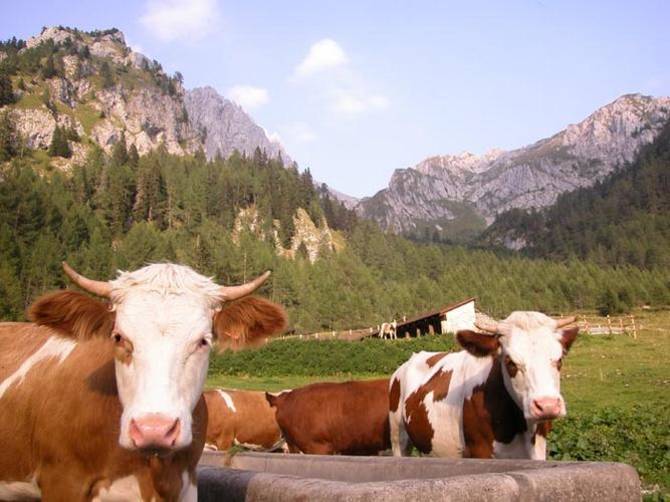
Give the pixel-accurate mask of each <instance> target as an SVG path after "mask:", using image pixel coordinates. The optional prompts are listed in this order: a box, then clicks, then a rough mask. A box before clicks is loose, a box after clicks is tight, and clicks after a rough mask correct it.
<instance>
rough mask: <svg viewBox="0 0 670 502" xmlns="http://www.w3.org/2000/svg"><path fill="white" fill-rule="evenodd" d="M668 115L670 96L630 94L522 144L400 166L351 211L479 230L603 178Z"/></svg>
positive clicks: (407, 229)
mask: <svg viewBox="0 0 670 502" xmlns="http://www.w3.org/2000/svg"><path fill="white" fill-rule="evenodd" d="M669 119H670V98H667V97H661V98H654V97H650V96H643V95H640V94H627V95H624V96H621V97H619V98H618V99H616V100H615V101H613V102H612V103H610V104H608V105H606V106H603V107H602V108H599V109H598V110H596V111H595V112H594V113H592V114H591V115H590V116H588V117H587V118H586V119H584V120H583V121H581V122H579V123H578V124H572V125H569V126H568V127H567V128H565V129H564V130H562V131H560V132H558V133H556V134H554V135H553V136H551V137H550V138H545V139H541V140H539V141H537V142H535V143H533V144H532V145H529V146H526V147H523V148H518V149H516V150H511V151H504V150H491V151H489V152H487V153H485V154H484V155H481V156H477V155H474V154H471V153H467V152H466V153H462V154H460V155H444V156H436V157H430V158H427V159H425V160H423V161H422V162H420V163H419V164H417V165H416V166H414V167H410V168H407V169H398V170H396V171H395V172H394V173H393V176H392V177H391V181H390V182H389V186H388V187H387V188H385V189H383V190H381V191H379V192H378V193H376V194H375V195H374V196H372V197H369V198H364V199H362V200H361V201H359V202H358V204H357V205H356V211H357V212H358V213H359V215H361V216H362V217H365V218H370V219H373V220H375V221H377V222H378V223H379V224H380V225H381V226H382V228H384V229H387V230H390V231H393V232H396V233H412V232H415V231H416V230H418V229H420V228H422V227H424V228H430V229H431V230H433V231H434V230H437V231H442V230H444V228H445V226H447V225H451V226H454V224H455V223H458V220H461V223H462V224H463V225H465V227H466V228H467V227H470V228H471V227H472V226H473V225H476V228H477V229H481V228H483V227H484V226H486V224H490V223H491V222H492V221H493V220H494V219H495V216H496V214H498V213H500V212H502V211H505V210H508V209H511V208H523V209H527V208H541V207H546V206H549V205H551V204H553V203H554V202H555V201H556V198H557V197H558V195H559V194H561V193H564V192H567V191H572V190H575V189H577V188H581V187H587V186H591V185H593V184H594V183H595V182H597V181H598V180H602V179H603V178H605V177H606V176H607V175H609V174H611V173H612V172H614V171H616V170H617V169H620V168H621V167H623V166H624V165H626V164H628V163H630V162H632V161H633V160H634V159H635V157H636V155H637V153H638V152H639V151H640V148H641V147H642V146H644V145H647V144H649V143H651V142H652V141H653V140H654V139H655V138H656V137H657V136H658V134H659V132H660V131H661V129H662V127H663V126H664V125H665V123H666V122H667V121H668V120H669ZM465 220H467V221H465ZM447 237H448V235H447Z"/></svg>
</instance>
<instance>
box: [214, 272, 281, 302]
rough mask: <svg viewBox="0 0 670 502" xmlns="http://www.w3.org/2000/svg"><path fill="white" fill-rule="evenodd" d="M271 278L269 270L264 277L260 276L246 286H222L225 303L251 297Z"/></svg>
mask: <svg viewBox="0 0 670 502" xmlns="http://www.w3.org/2000/svg"><path fill="white" fill-rule="evenodd" d="M268 277H270V271H269V270H268V271H267V272H265V273H264V274H263V275H259V276H258V277H256V278H255V279H254V280H253V281H249V282H247V283H246V284H241V285H239V286H221V290H220V292H221V297H222V298H223V299H224V300H225V301H231V300H237V299H238V298H242V297H243V296H247V295H250V294H251V293H253V292H254V291H256V290H257V289H258V288H260V287H261V285H262V284H263V283H264V282H265V280H266V279H267V278H268Z"/></svg>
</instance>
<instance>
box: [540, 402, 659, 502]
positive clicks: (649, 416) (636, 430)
mask: <svg viewBox="0 0 670 502" xmlns="http://www.w3.org/2000/svg"><path fill="white" fill-rule="evenodd" d="M659 408H661V409H659ZM669 414H670V405H667V404H666V405H661V406H659V405H658V404H654V405H653V406H652V405H646V406H642V405H637V406H634V407H633V408H632V409H630V410H623V409H612V408H606V409H601V410H597V411H594V412H592V413H589V414H580V415H570V414H568V416H567V417H566V418H565V419H562V420H557V421H556V422H554V430H553V431H552V432H551V434H550V435H549V441H548V445H547V456H548V458H551V459H554V460H591V461H594V460H597V461H611V462H625V463H627V464H631V465H634V466H635V467H636V468H637V471H638V473H639V474H640V477H641V478H642V480H643V482H644V484H645V485H649V486H653V485H656V484H658V485H660V490H661V493H660V494H657V495H658V496H660V497H661V498H656V500H663V499H664V497H665V499H666V500H667V497H670V427H669V424H668V422H667V417H668V415H669ZM655 491H658V490H655Z"/></svg>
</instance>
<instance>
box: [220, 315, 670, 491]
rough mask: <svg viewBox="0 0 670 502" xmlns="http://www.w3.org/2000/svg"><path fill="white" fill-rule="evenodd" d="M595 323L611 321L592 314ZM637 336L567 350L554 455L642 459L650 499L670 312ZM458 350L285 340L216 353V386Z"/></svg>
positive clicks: (661, 472) (667, 392) (660, 476)
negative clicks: (563, 408) (564, 412)
mask: <svg viewBox="0 0 670 502" xmlns="http://www.w3.org/2000/svg"><path fill="white" fill-rule="evenodd" d="M587 318H588V319H589V322H590V323H591V325H594V324H601V325H604V324H606V322H605V320H604V319H603V318H597V317H596V316H589V315H587ZM635 319H636V323H637V328H638V331H637V338H636V339H634V338H633V336H632V334H614V335H590V336H587V335H581V336H580V337H579V338H578V340H577V342H575V345H573V347H572V350H571V352H570V354H569V356H568V357H567V358H566V360H565V363H564V365H563V371H562V380H561V383H562V390H563V394H564V397H565V398H566V400H567V405H568V417H567V418H565V419H563V420H559V421H556V422H555V423H554V430H553V431H552V433H551V434H550V436H549V446H548V448H549V455H550V457H552V458H554V459H562V460H573V459H576V460H603V461H620V462H627V463H630V464H632V465H634V466H635V467H636V468H637V469H638V472H639V473H640V476H641V477H642V480H643V485H644V493H645V498H646V499H650V500H667V498H668V497H669V496H670V474H669V473H670V403H669V402H668V397H670V364H669V363H668V354H669V353H670V311H668V310H660V311H642V310H640V311H636V312H635ZM419 350H433V351H434V350H458V348H457V345H456V344H455V343H454V341H453V337H452V336H435V337H430V336H426V337H423V338H421V339H410V340H403V339H401V340H395V341H390V340H383V341H382V340H378V339H371V340H363V341H359V342H346V341H338V340H329V341H317V340H309V341H302V340H296V339H290V340H277V341H273V342H270V343H268V344H266V345H264V346H263V347H261V348H258V349H255V350H251V351H241V352H234V353H233V352H225V353H223V354H220V355H218V356H216V357H214V358H213V360H212V364H211V367H210V374H209V378H208V381H207V384H208V386H210V387H217V386H221V387H229V388H238V389H251V390H268V391H277V390H282V389H287V388H294V387H299V386H302V385H307V384H309V383H313V382H319V381H343V380H349V379H365V378H379V377H383V376H389V375H390V374H391V373H392V372H393V371H394V370H395V368H396V367H397V366H398V365H400V364H401V363H402V362H403V361H405V360H406V359H407V358H409V356H410V355H411V354H412V352H416V351H419Z"/></svg>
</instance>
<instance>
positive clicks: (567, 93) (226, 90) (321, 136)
mask: <svg viewBox="0 0 670 502" xmlns="http://www.w3.org/2000/svg"><path fill="white" fill-rule="evenodd" d="M1 10H2V16H1V17H0V37H1V38H3V39H5V38H8V37H11V36H13V35H16V36H18V37H21V38H27V37H29V36H31V35H33V34H36V33H38V32H39V31H40V29H41V27H42V26H45V25H47V26H48V25H58V24H62V25H66V26H76V27H79V28H82V29H87V30H90V29H95V28H101V29H102V28H108V27H112V26H114V27H117V28H119V29H121V30H122V31H123V32H124V33H125V35H126V40H127V42H128V43H129V44H131V45H132V46H133V47H134V48H136V49H138V50H140V51H141V52H143V53H145V54H146V55H148V56H150V57H151V58H155V59H157V60H158V61H160V62H161V63H162V64H163V67H164V68H165V69H166V70H167V71H169V72H174V71H176V70H179V71H181V72H182V74H183V75H184V77H185V84H186V86H187V87H189V88H190V87H196V86H202V85H211V86H213V87H215V88H216V89H217V90H218V91H219V92H221V93H222V94H224V95H227V96H232V97H234V98H235V99H237V100H238V101H239V102H241V104H242V105H243V106H244V107H245V109H247V111H248V112H249V113H250V114H251V115H252V117H253V118H254V119H255V120H256V121H257V122H258V123H259V124H260V125H262V126H263V127H265V128H266V130H267V131H268V132H269V133H270V134H273V135H276V136H277V137H278V138H280V140H281V142H282V143H283V144H284V146H285V148H286V149H287V151H288V152H289V154H290V155H291V156H292V157H293V158H294V159H296V160H297V161H298V162H299V164H300V166H301V167H310V168H311V170H312V173H313V175H314V176H315V178H317V179H319V180H322V181H325V182H327V183H329V184H330V185H332V186H333V187H334V188H337V189H339V190H341V191H344V192H346V193H349V194H352V195H356V196H363V195H371V194H373V193H374V192H375V191H377V190H379V189H381V188H383V187H384V186H385V185H386V184H387V183H388V180H389V177H390V175H391V174H392V172H393V170H394V169H396V168H402V167H408V166H411V165H414V164H416V163H417V162H419V161H421V160H422V159H424V158H425V157H428V156H430V155H436V154H446V153H459V152H462V151H464V150H467V151H471V152H473V153H484V152H485V151H486V150H488V149H490V148H494V147H497V148H505V149H510V148H515V147H519V146H523V145H525V144H528V143H531V142H533V141H535V140H537V139H540V138H542V137H545V136H548V135H551V134H553V133H555V132H557V131H558V130H560V129H562V128H564V127H565V126H566V125H567V124H569V123H574V122H577V121H579V120H581V119H582V118H584V117H586V116H587V115H588V114H589V113H591V112H592V111H593V110H595V109H596V108H597V107H599V106H602V105H604V104H606V103H608V102H610V101H612V100H614V99H615V98H616V97H617V96H619V95H621V94H625V93H629V92H641V93H644V94H651V95H656V96H660V95H669V94H670V50H669V49H670V29H668V20H669V19H670V2H667V0H663V1H644V0H642V1H637V2H620V1H603V2H598V1H590V2H583V1H581V2H568V1H562V2H556V1H549V0H542V1H537V0H536V1H527V2H526V1H519V2H515V1H499V2H483V1H471V2H448V1H442V2H437V1H436V2H421V1H414V2H397V1H362V0H357V1H346V0H340V1H332V2H331V1H313V0H311V1H299V0H291V1H285V2H279V1H256V0H245V1H236V2H233V1H229V0H191V1H185V0H137V1H129V0H115V1H106V0H100V1H98V0H96V1H91V0H89V1H83V0H80V1H67V2H66V1H61V0H53V1H29V0H24V1H23V2H11V3H5V5H3V7H2V8H1Z"/></svg>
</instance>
